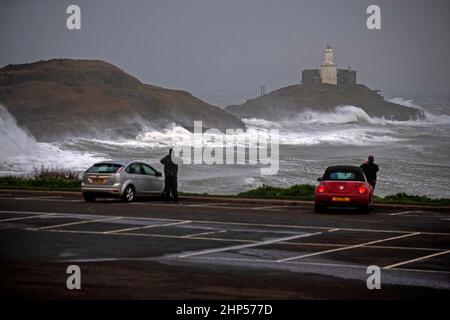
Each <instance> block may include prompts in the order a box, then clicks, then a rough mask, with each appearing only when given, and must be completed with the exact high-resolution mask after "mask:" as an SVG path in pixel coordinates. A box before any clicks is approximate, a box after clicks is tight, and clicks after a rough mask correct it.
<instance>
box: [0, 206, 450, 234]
mask: <svg viewBox="0 0 450 320" xmlns="http://www.w3.org/2000/svg"><path fill="white" fill-rule="evenodd" d="M0 213H13V214H15V213H16V214H30V213H31V214H42V215H47V214H57V215H65V216H67V217H86V218H88V217H92V216H95V217H105V218H108V217H111V216H107V215H99V214H96V215H90V214H78V213H71V212H39V211H11V210H0ZM119 218H123V219H139V220H152V221H174V222H176V221H185V220H180V219H167V218H158V217H153V218H150V217H133V216H124V217H119ZM190 221H191V222H192V223H200V224H225V225H240V226H253V227H268V228H271V227H274V228H286V229H313V230H314V229H315V230H330V229H333V228H335V226H305V225H290V224H266V223H248V222H232V221H217V220H190ZM339 230H342V231H355V232H379V233H403V234H410V233H414V232H416V231H410V230H387V229H384V230H383V229H365V228H363V229H358V228H339ZM420 233H421V234H424V235H437V236H450V233H448V232H428V231H421V232H420Z"/></svg>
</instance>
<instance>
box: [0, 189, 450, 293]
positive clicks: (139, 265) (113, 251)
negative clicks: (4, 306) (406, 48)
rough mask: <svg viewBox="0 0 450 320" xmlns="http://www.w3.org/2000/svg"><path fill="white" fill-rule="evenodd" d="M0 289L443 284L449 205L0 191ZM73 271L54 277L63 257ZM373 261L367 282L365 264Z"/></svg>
mask: <svg viewBox="0 0 450 320" xmlns="http://www.w3.org/2000/svg"><path fill="white" fill-rule="evenodd" d="M0 244H1V260H2V267H1V268H2V276H1V281H2V282H1V283H2V295H5V296H11V297H18V298H21V297H32V298H34V297H37V298H54V297H57V298H71V297H73V298H103V297H107V298H152V299H154V298H263V299H265V298H332V299H334V298H386V299H388V298H410V297H423V298H430V297H435V296H439V297H442V296H448V294H449V292H450V214H449V213H448V212H439V211H426V210H425V211H424V210H393V209H379V208H378V209H375V210H374V212H373V213H371V214H370V215H362V214H358V213H356V212H352V211H337V212H329V213H326V214H315V213H314V212H313V209H312V206H309V205H303V206H302V205H268V204H267V203H234V202H226V200H224V202H202V201H201V200H197V201H193V200H189V201H187V200H186V201H183V200H182V201H181V203H179V204H172V203H169V204H167V203H163V202H160V201H157V200H148V201H139V202H135V203H132V204H124V203H120V202H118V201H115V200H100V201H97V202H95V203H85V202H84V201H82V200H81V199H79V198H76V197H63V196H30V195H17V194H8V193H0ZM70 264H77V265H79V266H80V268H81V270H82V272H83V278H82V290H80V291H76V292H75V291H70V290H67V288H66V286H65V281H66V277H67V274H66V273H65V271H66V269H65V268H66V267H67V266H68V265H70ZM370 265H376V266H379V267H380V268H381V284H382V288H381V290H368V289H367V286H366V279H367V277H368V276H369V274H367V267H368V266H370Z"/></svg>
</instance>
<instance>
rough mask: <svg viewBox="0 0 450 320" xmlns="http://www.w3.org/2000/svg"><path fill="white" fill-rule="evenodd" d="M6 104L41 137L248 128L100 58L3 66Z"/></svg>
mask: <svg viewBox="0 0 450 320" xmlns="http://www.w3.org/2000/svg"><path fill="white" fill-rule="evenodd" d="M0 103H2V104H3V105H4V106H5V107H7V109H8V110H9V112H11V113H12V114H13V115H14V116H15V117H16V119H17V121H18V123H19V124H20V125H22V126H25V127H26V128H27V129H28V130H29V131H30V132H31V133H32V134H33V135H34V136H35V137H36V138H37V139H38V140H39V141H52V140H57V139H60V138H64V137H75V136H76V137H95V138H103V137H108V138H111V137H133V138H134V137H135V136H136V135H137V134H139V133H140V132H141V130H142V129H143V128H144V126H146V127H152V128H154V129H161V128H164V127H167V126H170V125H172V124H176V125H180V126H183V127H186V128H192V127H193V125H194V123H193V122H194V120H202V121H203V127H204V128H218V129H220V130H225V129H227V128H244V124H243V123H242V122H241V120H240V119H238V118H236V117H235V116H233V115H232V114H230V113H228V112H225V111H223V110H222V109H220V108H218V107H215V106H212V105H209V104H207V103H206V102H204V101H202V100H200V99H198V98H196V97H194V96H193V95H191V94H190V93H188V92H186V91H180V90H171V89H165V88H161V87H157V86H152V85H147V84H143V83H141V82H140V81H139V80H138V79H136V78H135V77H133V76H131V75H129V74H127V73H125V72H124V71H122V70H121V69H119V68H117V67H116V66H114V65H112V64H109V63H106V62H104V61H100V60H73V59H54V60H49V61H39V62H35V63H29V64H20V65H8V66H5V67H4V68H2V69H0Z"/></svg>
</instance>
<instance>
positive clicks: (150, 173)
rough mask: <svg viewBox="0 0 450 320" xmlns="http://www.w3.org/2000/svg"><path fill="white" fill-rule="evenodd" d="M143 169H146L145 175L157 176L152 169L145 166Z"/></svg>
mask: <svg viewBox="0 0 450 320" xmlns="http://www.w3.org/2000/svg"><path fill="white" fill-rule="evenodd" d="M142 168H143V169H144V173H145V174H147V175H151V176H156V171H155V170H154V169H153V168H152V167H150V166H148V165H145V164H143V165H142Z"/></svg>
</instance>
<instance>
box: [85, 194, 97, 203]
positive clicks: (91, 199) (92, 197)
mask: <svg viewBox="0 0 450 320" xmlns="http://www.w3.org/2000/svg"><path fill="white" fill-rule="evenodd" d="M95 198H96V197H95V194H93V193H89V192H83V199H84V200H85V201H86V202H94V201H95Z"/></svg>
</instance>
